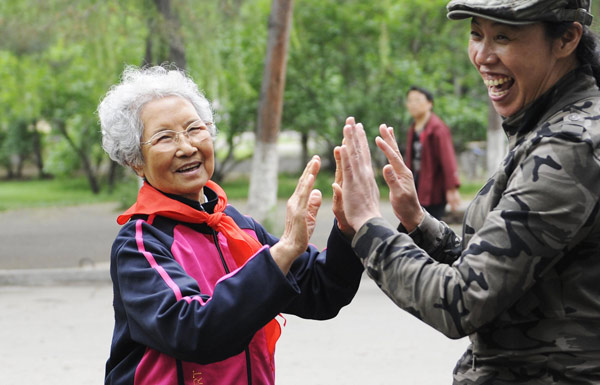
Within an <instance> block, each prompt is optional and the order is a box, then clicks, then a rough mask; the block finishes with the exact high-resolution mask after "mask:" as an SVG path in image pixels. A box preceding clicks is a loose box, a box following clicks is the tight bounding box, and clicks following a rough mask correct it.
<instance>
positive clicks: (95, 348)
mask: <svg viewBox="0 0 600 385" xmlns="http://www.w3.org/2000/svg"><path fill="white" fill-rule="evenodd" d="M111 301H112V288H111V286H110V284H108V283H106V284H96V285H83V286H65V285H62V286H47V287H33V286H28V287H15V286H4V287H0V305H1V307H2V311H1V312H0V341H2V342H1V344H0V383H1V384H3V385H22V384H45V385H94V384H101V383H102V379H103V374H104V363H105V361H106V358H107V355H108V349H109V344H110V339H111V332H112V325H113V324H112V322H113V320H112V308H111ZM286 318H287V325H286V327H285V328H284V329H283V334H282V337H281V338H280V341H279V343H278V345H277V346H278V347H277V353H276V358H277V383H278V384H282V385H345V384H348V385H350V384H370V385H388V384H407V385H408V384H410V385H439V384H450V383H451V373H452V368H453V367H454V364H455V362H456V361H457V359H458V357H459V356H460V354H462V352H463V351H464V349H465V347H466V345H467V341H466V340H465V339H462V340H458V341H453V340H449V339H447V338H446V337H444V336H443V335H442V334H440V333H438V332H437V331H435V330H433V329H432V328H430V327H429V326H427V325H424V324H422V323H420V322H419V321H418V320H416V319H414V318H413V317H412V316H410V315H409V314H408V313H405V312H403V311H401V310H399V309H398V308H396V307H395V305H393V304H392V302H391V301H390V300H388V298H387V297H385V295H383V293H382V292H381V291H380V290H379V289H378V288H377V287H376V286H375V285H374V284H373V282H372V281H370V280H369V279H368V278H365V279H363V282H362V283H361V289H360V290H359V293H358V295H357V297H356V298H355V300H354V301H353V302H352V303H351V304H350V305H349V306H348V307H346V308H345V309H342V312H341V313H340V314H339V315H338V317H336V318H334V319H333V320H329V321H308V320H302V319H299V318H297V317H294V316H287V317H286Z"/></svg>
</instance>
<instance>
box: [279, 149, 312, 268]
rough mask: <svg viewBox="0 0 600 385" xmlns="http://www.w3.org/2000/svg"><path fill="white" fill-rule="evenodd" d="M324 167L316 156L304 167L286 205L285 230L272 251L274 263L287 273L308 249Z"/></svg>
mask: <svg viewBox="0 0 600 385" xmlns="http://www.w3.org/2000/svg"><path fill="white" fill-rule="evenodd" d="M320 167H321V160H320V159H319V157H318V156H314V157H313V158H312V159H311V160H310V162H308V164H307V165H306V167H305V168H304V172H303V173H302V175H301V176H300V179H299V180H298V184H297V185H296V189H295V190H294V193H293V194H292V196H291V197H290V199H289V200H288V202H287V213H286V216H285V229H284V231H283V235H282V236H281V238H280V240H279V242H277V244H275V245H274V246H273V247H272V249H271V254H272V255H273V258H274V259H275V262H276V263H277V265H279V267H280V268H281V270H282V271H283V272H284V273H287V272H288V270H289V268H290V266H291V265H292V263H293V262H294V261H295V260H296V258H298V256H300V254H302V253H303V252H304V251H305V250H306V248H307V247H308V241H309V239H310V237H311V236H312V234H313V232H314V230H315V226H316V219H317V212H318V211H319V208H320V207H321V200H322V199H321V198H322V197H321V192H320V191H319V190H314V189H313V186H314V184H315V179H316V176H317V173H318V172H319V169H320Z"/></svg>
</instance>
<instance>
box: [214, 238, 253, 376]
mask: <svg viewBox="0 0 600 385" xmlns="http://www.w3.org/2000/svg"><path fill="white" fill-rule="evenodd" d="M212 236H213V242H214V243H215V246H216V247H217V251H218V252H219V257H221V263H222V264H223V268H224V269H225V274H229V267H228V266H227V262H225V257H224V256H223V252H222V251H221V246H219V238H218V237H217V232H216V231H215V230H212ZM244 351H245V352H246V374H247V376H248V385H252V367H251V365H250V348H249V347H247V348H246V349H244Z"/></svg>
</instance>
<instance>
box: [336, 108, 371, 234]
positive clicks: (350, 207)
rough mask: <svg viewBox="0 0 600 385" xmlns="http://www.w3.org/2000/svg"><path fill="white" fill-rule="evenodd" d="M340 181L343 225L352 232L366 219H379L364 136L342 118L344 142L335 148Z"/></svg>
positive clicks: (352, 124)
mask: <svg viewBox="0 0 600 385" xmlns="http://www.w3.org/2000/svg"><path fill="white" fill-rule="evenodd" d="M339 152H340V160H341V170H342V177H341V178H342V180H343V183H342V185H341V186H339V184H338V186H339V187H340V188H339V189H338V187H334V191H335V190H338V193H339V191H340V190H341V195H340V197H339V199H340V200H341V201H342V206H343V213H344V217H345V218H346V221H345V222H346V223H348V224H349V225H350V227H351V228H352V229H353V230H354V231H355V232H356V231H358V229H359V228H360V227H361V226H362V225H363V224H364V223H365V222H366V221H368V220H369V219H371V218H374V217H380V216H381V212H380V211H379V188H378V187H377V183H376V182H375V175H374V173H373V166H372V165H371V153H370V151H369V144H368V143H367V136H366V134H365V130H364V129H363V126H362V124H361V123H358V124H356V123H355V121H354V118H352V117H350V118H348V119H346V125H345V126H344V141H343V143H342V146H341V147H340V149H339Z"/></svg>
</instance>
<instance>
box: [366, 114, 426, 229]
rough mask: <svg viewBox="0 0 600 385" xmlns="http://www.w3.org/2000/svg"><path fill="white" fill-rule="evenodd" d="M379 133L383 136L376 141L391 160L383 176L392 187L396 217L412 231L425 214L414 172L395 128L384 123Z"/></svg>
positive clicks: (392, 200)
mask: <svg viewBox="0 0 600 385" xmlns="http://www.w3.org/2000/svg"><path fill="white" fill-rule="evenodd" d="M379 133H380V135H381V137H377V138H375V143H376V144H377V147H379V148H380V149H381V151H383V153H384V154H385V156H386V158H387V159H388V162H389V164H387V165H385V166H384V167H383V178H384V179H385V182H386V183H387V185H388V186H389V187H390V203H391V205H392V209H393V210H394V214H395V215H396V217H397V218H398V219H400V222H401V223H402V225H403V226H404V227H405V228H406V230H408V231H409V232H410V231H412V230H414V229H415V228H416V227H417V226H418V225H419V223H421V221H422V220H423V217H424V216H425V214H424V213H423V209H422V208H421V205H420V204H419V198H418V196H417V190H416V188H415V181H414V179H413V174H412V172H411V171H410V169H409V168H408V167H407V166H406V164H405V163H404V159H402V155H401V154H400V150H399V149H398V144H397V142H396V138H395V137H394V129H393V128H392V127H388V126H386V125H385V124H382V125H381V126H379Z"/></svg>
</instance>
